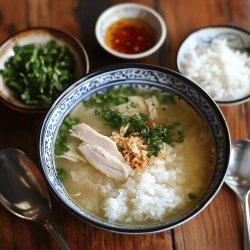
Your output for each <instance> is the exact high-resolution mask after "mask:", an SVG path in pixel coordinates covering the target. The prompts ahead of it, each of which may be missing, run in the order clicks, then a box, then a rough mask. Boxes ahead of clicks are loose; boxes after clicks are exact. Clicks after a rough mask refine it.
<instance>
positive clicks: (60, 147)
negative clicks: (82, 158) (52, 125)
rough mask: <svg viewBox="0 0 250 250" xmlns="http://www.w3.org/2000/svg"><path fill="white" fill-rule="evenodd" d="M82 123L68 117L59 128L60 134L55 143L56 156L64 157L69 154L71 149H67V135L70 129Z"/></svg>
mask: <svg viewBox="0 0 250 250" xmlns="http://www.w3.org/2000/svg"><path fill="white" fill-rule="evenodd" d="M79 122H80V121H79V119H78V118H73V117H70V116H66V117H65V118H64V120H63V122H62V124H61V126H60V128H59V132H58V135H57V139H56V143H55V154H56V155H62V154H63V153H65V152H67V151H68V150H69V149H68V147H67V133H68V131H69V129H70V128H71V127H72V126H73V125H76V124H78V123H79Z"/></svg>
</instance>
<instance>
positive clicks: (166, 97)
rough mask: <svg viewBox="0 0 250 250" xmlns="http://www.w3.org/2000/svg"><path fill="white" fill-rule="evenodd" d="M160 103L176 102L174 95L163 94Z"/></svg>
mask: <svg viewBox="0 0 250 250" xmlns="http://www.w3.org/2000/svg"><path fill="white" fill-rule="evenodd" d="M161 104H164V105H169V104H176V96H174V95H164V96H163V97H162V99H161Z"/></svg>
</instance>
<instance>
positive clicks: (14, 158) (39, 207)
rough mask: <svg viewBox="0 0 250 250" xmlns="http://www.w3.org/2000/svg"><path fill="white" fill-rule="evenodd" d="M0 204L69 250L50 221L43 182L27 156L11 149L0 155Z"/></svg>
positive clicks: (48, 202) (47, 198)
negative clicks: (35, 224) (41, 229)
mask: <svg viewBox="0 0 250 250" xmlns="http://www.w3.org/2000/svg"><path fill="white" fill-rule="evenodd" d="M0 173H1V174H0V202H1V203H2V204H3V206H4V207H5V208H7V209H8V210H9V211H10V212H11V213H13V214H15V215H16V216H18V217H20V218H22V219H26V220H32V221H36V222H38V223H39V224H41V225H42V226H44V227H45V228H46V229H47V230H48V231H49V232H50V234H51V235H52V236H53V237H54V239H56V240H57V242H58V244H59V246H60V248H61V249H63V250H69V247H68V246H67V244H66V243H65V241H64V239H63V238H62V236H61V234H60V233H59V232H58V230H57V228H56V226H55V225H54V223H53V222H52V220H51V216H50V214H51V213H50V209H51V203H50V199H49V194H48V191H47V188H46V185H45V183H44V181H43V178H42V176H41V174H40V172H39V170H38V169H37V167H36V165H35V164H34V163H33V162H32V161H31V160H30V159H29V158H28V156H27V155H26V154H25V153H23V152H22V151H20V150H17V149H14V148H8V149H3V150H1V151H0Z"/></svg>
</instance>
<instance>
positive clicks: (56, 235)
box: [42, 219, 70, 250]
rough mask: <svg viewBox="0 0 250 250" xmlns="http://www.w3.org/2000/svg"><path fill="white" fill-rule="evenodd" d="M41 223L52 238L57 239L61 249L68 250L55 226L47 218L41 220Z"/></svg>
mask: <svg viewBox="0 0 250 250" xmlns="http://www.w3.org/2000/svg"><path fill="white" fill-rule="evenodd" d="M42 225H43V226H44V227H45V228H46V229H47V230H48V231H49V233H50V234H51V235H52V236H53V238H54V239H55V240H56V241H57V243H58V245H59V247H60V249H61V250H70V248H69V247H68V245H67V244H66V242H65V240H64V239H63V237H62V235H61V234H60V233H59V231H58V228H57V226H56V225H55V224H54V222H52V221H51V220H49V219H46V220H45V221H43V223H42Z"/></svg>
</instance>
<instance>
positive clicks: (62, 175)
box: [56, 168, 67, 182]
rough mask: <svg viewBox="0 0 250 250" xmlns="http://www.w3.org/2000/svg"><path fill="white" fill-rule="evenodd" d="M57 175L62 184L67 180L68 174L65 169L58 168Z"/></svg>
mask: <svg viewBox="0 0 250 250" xmlns="http://www.w3.org/2000/svg"><path fill="white" fill-rule="evenodd" d="M56 173H57V175H58V178H59V179H60V181H61V182H63V181H64V180H65V179H66V178H67V172H66V170H65V169H64V168H56Z"/></svg>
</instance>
